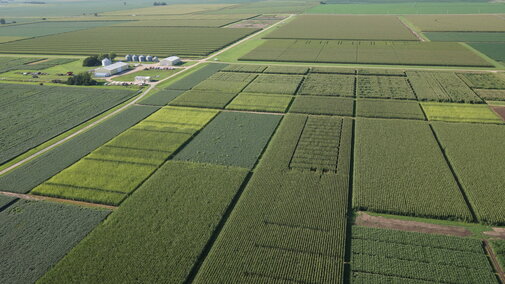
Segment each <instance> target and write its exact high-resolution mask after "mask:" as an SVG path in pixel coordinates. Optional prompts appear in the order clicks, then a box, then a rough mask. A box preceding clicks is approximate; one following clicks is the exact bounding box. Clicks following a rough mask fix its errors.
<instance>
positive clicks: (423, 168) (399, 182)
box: [353, 118, 472, 220]
mask: <svg viewBox="0 0 505 284" xmlns="http://www.w3.org/2000/svg"><path fill="white" fill-rule="evenodd" d="M355 139H356V144H355V156H354V161H355V163H354V179H353V181H354V186H353V188H354V194H353V206H354V208H356V209H364V210H370V211H377V212H388V213H394V214H400V215H416V216H427V217H438V218H456V219H463V220H472V215H471V214H470V211H469V209H468V207H467V205H466V203H465V200H464V198H463V195H462V193H461V192H460V189H459V187H458V184H457V182H456V180H455V178H454V176H453V174H452V172H451V170H450V168H449V166H448V164H447V162H446V160H445V159H444V156H443V154H442V151H441V150H440V147H439V146H438V144H437V141H436V140H435V137H434V136H433V133H432V131H431V129H430V126H429V125H428V123H425V122H422V121H412V120H373V119H359V118H358V120H357V124H356V138H355ZM391 177H395V178H394V179H392V178H391Z"/></svg>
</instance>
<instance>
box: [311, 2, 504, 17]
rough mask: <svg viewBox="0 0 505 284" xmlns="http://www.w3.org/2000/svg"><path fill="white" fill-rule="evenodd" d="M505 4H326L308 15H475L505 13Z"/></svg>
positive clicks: (315, 8) (317, 7) (312, 10)
mask: <svg viewBox="0 0 505 284" xmlns="http://www.w3.org/2000/svg"><path fill="white" fill-rule="evenodd" d="M504 12H505V4H503V3H458V2H456V3H447V2H442V3H437V2H435V1H433V2H428V3H422V2H417V1H416V2H414V3H380V4H377V3H367V4H325V5H318V6H316V7H314V8H312V9H309V10H308V11H306V12H305V13H308V14H473V13H504Z"/></svg>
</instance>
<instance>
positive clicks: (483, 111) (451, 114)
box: [421, 102, 503, 123]
mask: <svg viewBox="0 0 505 284" xmlns="http://www.w3.org/2000/svg"><path fill="white" fill-rule="evenodd" d="M421 106H422V107H423V109H424V112H425V113H426V116H427V117H428V120H441V121H459V122H482V123H503V121H502V120H501V119H500V118H499V117H498V116H497V115H496V114H495V113H494V112H493V111H492V110H491V109H489V107H488V106H487V105H471V104H454V103H424V102H422V103H421Z"/></svg>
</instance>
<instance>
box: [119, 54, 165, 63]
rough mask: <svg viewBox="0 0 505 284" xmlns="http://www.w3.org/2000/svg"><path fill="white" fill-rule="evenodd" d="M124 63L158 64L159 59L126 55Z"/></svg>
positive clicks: (148, 56)
mask: <svg viewBox="0 0 505 284" xmlns="http://www.w3.org/2000/svg"><path fill="white" fill-rule="evenodd" d="M125 61H127V62H158V61H159V59H158V57H156V56H151V55H147V56H145V55H135V54H134V55H130V54H127V55H126V56H125Z"/></svg>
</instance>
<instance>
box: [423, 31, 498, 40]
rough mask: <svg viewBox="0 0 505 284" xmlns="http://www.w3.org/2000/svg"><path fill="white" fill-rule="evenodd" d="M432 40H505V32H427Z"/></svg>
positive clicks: (426, 34)
mask: <svg viewBox="0 0 505 284" xmlns="http://www.w3.org/2000/svg"><path fill="white" fill-rule="evenodd" d="M424 35H425V36H426V37H428V38H429V39H430V40H431V41H458V42H505V32H500V33H499V32H426V33H424Z"/></svg>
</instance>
